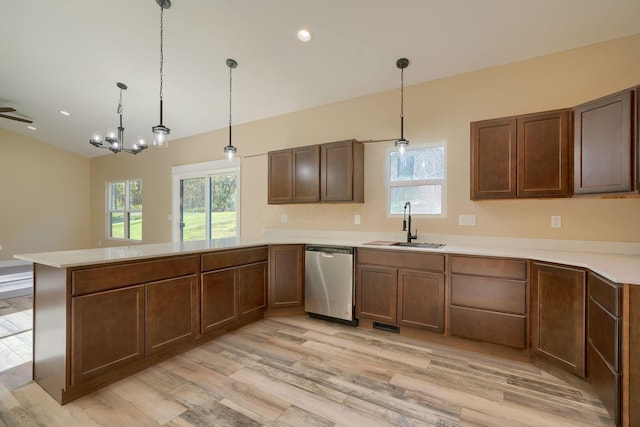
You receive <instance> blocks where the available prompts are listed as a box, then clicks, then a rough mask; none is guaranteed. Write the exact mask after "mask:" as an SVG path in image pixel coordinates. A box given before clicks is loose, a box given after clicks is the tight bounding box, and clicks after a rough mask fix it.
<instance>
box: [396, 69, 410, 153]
mask: <svg viewBox="0 0 640 427" xmlns="http://www.w3.org/2000/svg"><path fill="white" fill-rule="evenodd" d="M408 66H409V60H408V59H407V58H400V59H398V60H397V61H396V67H398V68H399V69H400V139H399V140H397V141H396V142H395V143H394V145H395V146H396V148H397V149H398V151H399V152H400V154H403V153H404V150H405V148H407V145H409V141H407V140H406V139H404V69H405V68H407V67H408Z"/></svg>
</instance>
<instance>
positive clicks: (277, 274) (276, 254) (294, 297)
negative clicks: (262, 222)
mask: <svg viewBox="0 0 640 427" xmlns="http://www.w3.org/2000/svg"><path fill="white" fill-rule="evenodd" d="M303 305H304V245H272V246H270V247H269V308H270V309H274V308H291V307H302V306H303Z"/></svg>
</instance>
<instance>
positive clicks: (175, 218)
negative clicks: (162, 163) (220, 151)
mask: <svg viewBox="0 0 640 427" xmlns="http://www.w3.org/2000/svg"><path fill="white" fill-rule="evenodd" d="M228 173H235V174H236V175H237V195H238V200H237V203H236V206H237V210H236V237H240V225H241V220H240V217H241V206H240V205H241V200H242V197H241V188H242V187H241V182H240V181H241V176H242V174H241V161H240V158H237V157H236V158H234V159H232V160H226V159H225V160H213V161H210V162H201V163H192V164H188V165H181V166H173V167H172V168H171V181H172V185H171V241H172V242H177V243H179V242H180V241H181V240H180V234H181V233H180V181H181V180H183V179H191V178H210V177H211V176H214V175H221V174H228ZM205 194H210V187H209V184H207V189H206V191H205ZM210 226H211V221H210V220H207V221H205V227H206V230H207V236H210V235H211V233H210V229H209V227H210Z"/></svg>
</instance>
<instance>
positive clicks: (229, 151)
mask: <svg viewBox="0 0 640 427" xmlns="http://www.w3.org/2000/svg"><path fill="white" fill-rule="evenodd" d="M237 152H238V149H237V148H236V147H234V146H233V145H227V146H226V147H224V155H225V157H226V158H227V159H228V160H233V159H234V158H235V157H236V153H237Z"/></svg>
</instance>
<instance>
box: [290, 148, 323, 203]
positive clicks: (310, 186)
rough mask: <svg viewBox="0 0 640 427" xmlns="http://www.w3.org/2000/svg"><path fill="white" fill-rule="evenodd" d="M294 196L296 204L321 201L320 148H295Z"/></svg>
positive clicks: (293, 151)
mask: <svg viewBox="0 0 640 427" xmlns="http://www.w3.org/2000/svg"><path fill="white" fill-rule="evenodd" d="M292 153H293V196H292V199H293V200H292V201H293V202H294V203H305V202H319V201H320V147H319V146H318V145H312V146H309V147H300V148H294V149H293V150H292Z"/></svg>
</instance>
